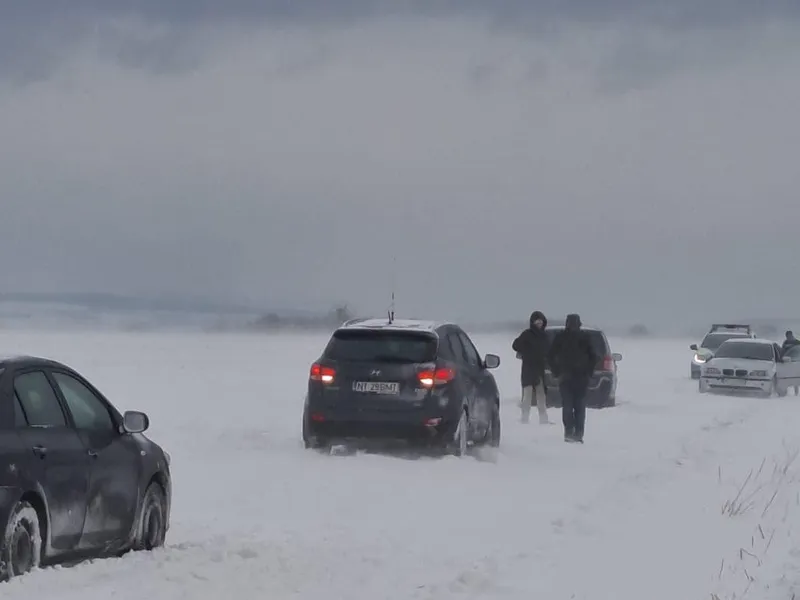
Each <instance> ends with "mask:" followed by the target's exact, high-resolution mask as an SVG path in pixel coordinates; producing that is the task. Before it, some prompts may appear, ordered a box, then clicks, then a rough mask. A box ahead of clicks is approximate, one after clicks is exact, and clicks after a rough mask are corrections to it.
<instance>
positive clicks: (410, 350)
mask: <svg viewBox="0 0 800 600" xmlns="http://www.w3.org/2000/svg"><path fill="white" fill-rule="evenodd" d="M499 365H500V358H499V357H498V356H496V355H494V354H487V355H486V356H485V357H483V358H482V357H481V356H480V354H479V353H478V350H477V349H476V348H475V344H474V343H473V342H472V340H471V339H470V338H469V336H468V335H467V334H466V333H465V332H464V330H463V329H462V328H461V327H459V326H458V325H454V324H450V323H442V324H439V323H433V322H426V321H415V320H394V319H360V320H353V321H349V322H347V323H345V324H344V325H342V326H341V327H340V328H338V329H337V330H336V331H334V333H333V335H332V336H331V338H330V340H329V342H328V344H327V346H326V347H325V349H324V351H323V352H322V355H321V356H320V357H319V359H318V360H317V361H316V362H314V364H313V365H311V369H310V372H309V379H308V393H307V396H306V400H305V407H304V410H303V441H304V443H305V446H306V447H307V448H324V449H329V448H330V446H331V445H332V444H333V443H335V442H336V441H357V440H359V439H362V440H363V439H372V440H376V439H384V440H404V441H406V442H412V443H418V444H422V445H424V446H428V447H439V448H441V449H444V450H446V451H449V452H451V453H453V454H456V455H458V456H461V455H463V454H465V453H466V452H467V448H468V447H469V446H471V445H484V444H486V445H490V446H498V445H499V443H500V393H499V391H498V388H497V383H496V382H495V379H494V376H493V375H492V374H491V372H490V370H491V369H495V368H497V367H498V366H499Z"/></svg>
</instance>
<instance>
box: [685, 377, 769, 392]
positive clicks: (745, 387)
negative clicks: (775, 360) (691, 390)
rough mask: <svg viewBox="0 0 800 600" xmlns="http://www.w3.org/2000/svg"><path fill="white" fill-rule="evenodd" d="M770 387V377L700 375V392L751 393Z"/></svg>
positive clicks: (764, 390) (766, 389)
mask: <svg viewBox="0 0 800 600" xmlns="http://www.w3.org/2000/svg"><path fill="white" fill-rule="evenodd" d="M771 387H772V380H771V379H746V378H744V377H701V378H700V391H701V392H722V393H734V394H735V393H740V394H741V393H744V394H747V393H753V392H768V391H770V389H771Z"/></svg>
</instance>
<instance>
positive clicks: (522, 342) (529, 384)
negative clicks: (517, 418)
mask: <svg viewBox="0 0 800 600" xmlns="http://www.w3.org/2000/svg"><path fill="white" fill-rule="evenodd" d="M546 327H547V318H546V317H545V316H544V314H543V313H542V312H540V311H538V310H537V311H534V312H533V314H531V318H530V327H528V329H526V330H525V331H523V332H522V333H520V334H519V336H518V337H517V339H515V340H514V343H513V344H511V347H512V348H513V349H514V350H515V351H516V353H517V357H518V358H521V359H522V369H521V371H522V372H521V378H522V404H521V409H522V415H521V421H522V422H523V423H527V422H528V421H530V414H531V406H532V405H533V403H534V401H535V402H536V408H537V409H538V410H539V423H540V424H546V423H549V421H548V419H547V388H546V386H545V381H544V371H545V368H546V367H547V352H548V347H549V345H550V343H549V341H548V339H547V333H545V328H546ZM534 398H535V400H534Z"/></svg>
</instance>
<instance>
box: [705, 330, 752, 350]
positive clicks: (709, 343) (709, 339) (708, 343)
mask: <svg viewBox="0 0 800 600" xmlns="http://www.w3.org/2000/svg"><path fill="white" fill-rule="evenodd" d="M741 337H742V336H741V335H736V334H735V333H709V334H708V335H707V336H706V337H705V338H704V339H703V342H702V343H701V344H700V347H701V348H706V349H707V350H716V349H717V348H719V347H720V345H721V344H722V342H726V341H728V340H731V339H733V338H741Z"/></svg>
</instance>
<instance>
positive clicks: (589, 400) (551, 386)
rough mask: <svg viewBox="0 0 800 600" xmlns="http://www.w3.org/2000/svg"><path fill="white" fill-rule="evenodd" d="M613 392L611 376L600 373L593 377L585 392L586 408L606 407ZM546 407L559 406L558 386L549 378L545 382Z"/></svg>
mask: <svg viewBox="0 0 800 600" xmlns="http://www.w3.org/2000/svg"><path fill="white" fill-rule="evenodd" d="M613 392H614V375H613V374H611V373H601V374H596V375H594V376H593V377H592V379H591V381H590V382H589V387H588V388H587V390H586V406H589V407H594V408H597V407H603V406H606V405H607V404H608V402H609V400H610V398H612V397H613ZM547 405H548V406H554V407H560V406H561V392H560V391H559V388H558V384H557V383H555V382H554V381H552V379H550V378H549V377H548V381H547Z"/></svg>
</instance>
